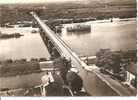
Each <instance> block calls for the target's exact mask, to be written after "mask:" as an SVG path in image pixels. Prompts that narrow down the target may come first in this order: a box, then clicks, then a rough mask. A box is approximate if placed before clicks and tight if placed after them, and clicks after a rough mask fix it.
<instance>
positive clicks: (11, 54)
mask: <svg viewBox="0 0 138 100" xmlns="http://www.w3.org/2000/svg"><path fill="white" fill-rule="evenodd" d="M32 30H33V28H0V31H1V32H2V33H7V34H11V33H20V34H23V35H24V36H22V37H20V38H11V39H5V40H4V39H0V60H4V59H9V58H11V59H21V58H27V59H30V58H32V57H34V58H35V57H36V58H40V57H46V58H48V57H49V53H48V51H47V49H46V47H45V45H44V43H43V41H42V39H41V37H40V35H39V34H31V31H32Z"/></svg>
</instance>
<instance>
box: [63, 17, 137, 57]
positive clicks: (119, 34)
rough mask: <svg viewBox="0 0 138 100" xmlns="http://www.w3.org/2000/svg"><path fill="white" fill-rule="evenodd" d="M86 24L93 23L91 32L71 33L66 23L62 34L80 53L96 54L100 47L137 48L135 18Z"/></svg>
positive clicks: (113, 48) (73, 48) (115, 48)
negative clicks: (67, 29)
mask: <svg viewBox="0 0 138 100" xmlns="http://www.w3.org/2000/svg"><path fill="white" fill-rule="evenodd" d="M85 24H90V25H91V32H89V33H84V32H83V33H69V32H67V31H66V27H68V26H71V25H70V24H65V25H64V28H63V32H62V34H61V37H62V39H63V40H64V41H65V42H66V43H67V44H68V45H69V46H70V47H71V48H72V50H73V51H75V52H76V53H77V54H78V55H81V56H82V55H86V56H91V55H95V53H96V52H97V51H99V49H107V48H110V49H111V50H113V51H114V50H131V49H132V50H133V49H134V50H136V48H137V47H136V42H137V27H136V25H137V23H136V19H135V18H130V19H125V20H124V19H122V20H120V19H114V21H113V22H110V20H103V21H91V22H87V23H85Z"/></svg>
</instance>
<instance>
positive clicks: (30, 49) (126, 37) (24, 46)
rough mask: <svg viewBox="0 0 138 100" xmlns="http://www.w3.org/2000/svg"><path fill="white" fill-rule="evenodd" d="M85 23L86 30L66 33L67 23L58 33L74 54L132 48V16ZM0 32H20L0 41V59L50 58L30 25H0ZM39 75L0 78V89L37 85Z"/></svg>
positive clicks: (133, 34) (134, 42)
mask: <svg viewBox="0 0 138 100" xmlns="http://www.w3.org/2000/svg"><path fill="white" fill-rule="evenodd" d="M85 24H91V32H90V33H68V32H66V31H65V30H66V27H67V26H70V24H68V25H67V24H66V25H64V26H65V27H64V28H63V32H62V34H61V38H62V39H63V40H64V41H65V42H66V43H67V44H68V45H69V46H70V47H71V48H72V50H73V51H75V52H76V53H77V54H78V55H89V56H90V55H95V53H96V52H97V51H98V50H99V49H101V48H110V49H111V50H129V49H136V42H137V40H136V39H137V37H136V36H137V35H136V33H137V32H136V19H127V21H126V20H121V21H120V20H114V21H113V22H112V23H111V22H110V21H109V20H104V21H92V22H87V23H85ZM0 31H1V32H3V33H14V32H19V33H21V34H23V35H24V36H22V37H20V38H17V39H6V40H3V39H1V40H0V60H4V59H9V58H11V59H20V58H27V59H30V58H32V57H35V58H40V57H46V58H49V57H50V55H49V53H48V51H47V49H46V47H45V45H44V43H43V41H42V39H41V37H40V35H39V34H31V31H32V28H0ZM41 76H42V73H34V74H29V75H23V76H16V77H6V78H0V81H2V83H1V84H0V88H2V87H8V88H9V87H11V88H19V87H25V86H32V85H39V84H40V78H41ZM26 77H27V78H26ZM30 79H31V81H29V80H30ZM32 79H33V80H32ZM15 81H16V82H15ZM9 82H10V83H12V84H9ZM29 84H30V85H29Z"/></svg>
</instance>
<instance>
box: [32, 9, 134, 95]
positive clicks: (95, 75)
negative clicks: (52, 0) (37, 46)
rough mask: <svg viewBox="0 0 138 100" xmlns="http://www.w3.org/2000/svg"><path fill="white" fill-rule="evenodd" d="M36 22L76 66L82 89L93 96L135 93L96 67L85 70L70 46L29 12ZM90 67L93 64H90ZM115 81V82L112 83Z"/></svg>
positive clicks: (84, 65)
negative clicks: (81, 81)
mask: <svg viewBox="0 0 138 100" xmlns="http://www.w3.org/2000/svg"><path fill="white" fill-rule="evenodd" d="M31 14H32V16H33V17H34V18H35V20H36V21H37V23H38V24H39V25H40V27H41V28H42V29H43V31H44V34H46V36H47V37H48V38H49V39H50V40H51V41H52V42H53V44H54V46H55V47H56V49H57V50H58V51H59V53H60V55H61V56H63V57H66V59H68V60H71V63H72V67H76V68H77V69H78V71H79V73H78V74H79V75H80V77H81V78H82V80H83V85H84V89H85V90H86V91H87V92H88V93H89V94H90V95H94V96H119V95H120V96H129V95H135V94H133V93H131V92H130V91H128V90H127V89H126V88H124V87H123V86H122V85H120V83H119V82H116V81H113V79H111V78H109V77H105V76H104V75H103V74H101V73H100V72H99V71H98V70H97V69H92V70H91V71H88V70H86V68H88V67H89V66H87V65H86V64H85V63H84V62H83V61H82V60H81V59H80V58H79V57H78V56H77V55H76V54H75V52H73V50H71V48H70V47H68V45H67V44H66V43H65V42H64V41H63V40H62V39H61V38H60V37H59V36H58V35H56V34H55V33H54V32H53V31H52V30H51V29H50V28H49V27H48V26H47V25H46V24H45V23H44V22H43V21H42V20H40V18H39V17H38V16H37V15H36V14H35V13H34V12H31ZM91 67H92V68H93V67H94V66H91ZM114 82H115V83H114Z"/></svg>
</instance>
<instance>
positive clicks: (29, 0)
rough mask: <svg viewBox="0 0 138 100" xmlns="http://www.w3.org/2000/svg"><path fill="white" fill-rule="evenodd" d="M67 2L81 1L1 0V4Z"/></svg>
mask: <svg viewBox="0 0 138 100" xmlns="http://www.w3.org/2000/svg"><path fill="white" fill-rule="evenodd" d="M65 1H80V0H0V4H5V3H6V4H7V3H8V4H14V3H48V2H65Z"/></svg>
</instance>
